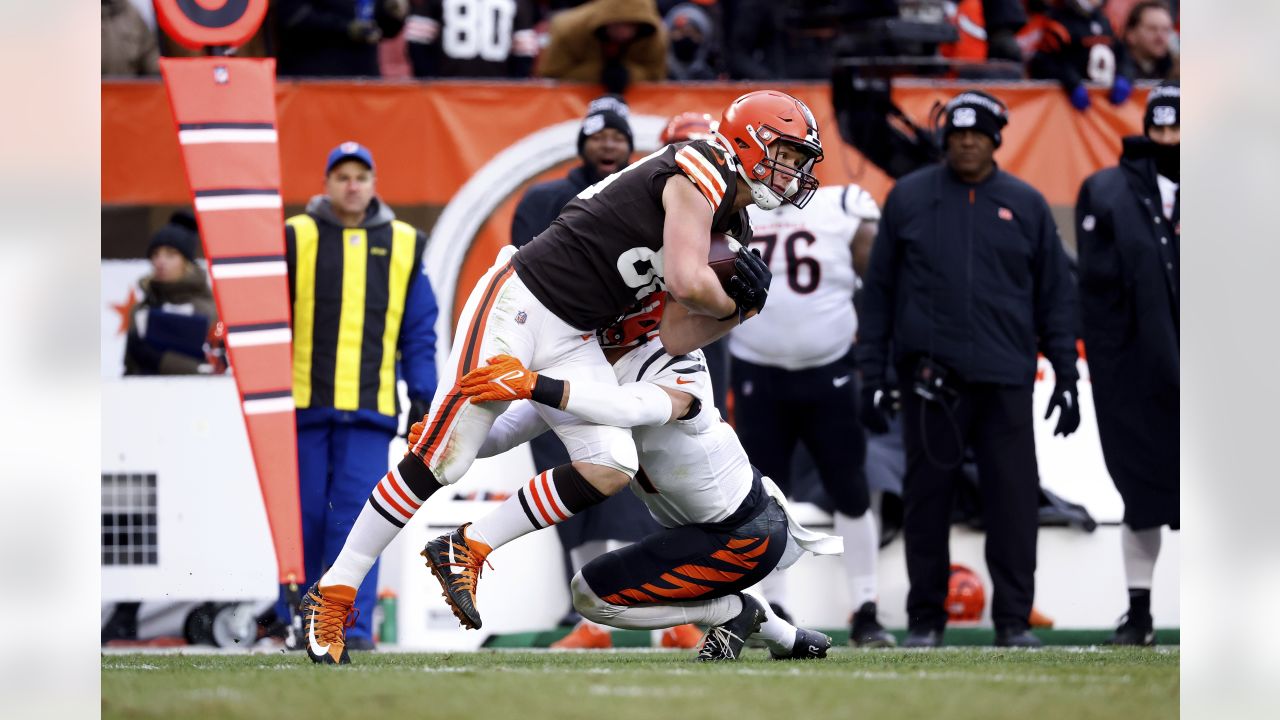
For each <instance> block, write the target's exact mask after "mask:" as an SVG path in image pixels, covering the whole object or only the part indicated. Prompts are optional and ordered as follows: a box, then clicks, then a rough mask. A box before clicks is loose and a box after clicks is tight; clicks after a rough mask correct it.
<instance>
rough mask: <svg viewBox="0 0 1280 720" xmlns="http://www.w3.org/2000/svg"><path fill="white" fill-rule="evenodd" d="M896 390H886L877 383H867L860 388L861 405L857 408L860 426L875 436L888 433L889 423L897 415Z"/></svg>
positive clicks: (898, 395)
mask: <svg viewBox="0 0 1280 720" xmlns="http://www.w3.org/2000/svg"><path fill="white" fill-rule="evenodd" d="M899 397H900V393H899V392H898V391H897V390H886V389H884V388H883V387H882V386H881V385H880V384H879V383H867V384H865V385H863V386H862V403H861V406H860V407H859V408H858V419H859V420H861V421H862V426H863V427H865V428H866V429H867V430H870V431H871V432H872V433H873V434H875V435H883V434H885V433H887V432H889V421H890V420H892V419H893V416H894V415H897V414H898V405H899V403H898V399H899Z"/></svg>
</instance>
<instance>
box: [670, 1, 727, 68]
mask: <svg viewBox="0 0 1280 720" xmlns="http://www.w3.org/2000/svg"><path fill="white" fill-rule="evenodd" d="M662 21H663V22H664V23H665V24H666V26H667V38H668V45H667V77H668V78H670V79H671V80H715V79H716V78H718V77H720V72H719V71H718V70H717V69H716V67H715V66H714V65H713V62H715V61H716V59H717V58H718V55H719V48H718V45H719V37H718V36H717V35H716V27H715V25H714V24H713V23H712V19H711V15H709V14H708V13H707V11H706V10H704V9H703V8H702V7H701V6H699V5H697V4H696V3H691V2H690V3H681V4H679V5H676V6H675V7H674V8H672V9H671V11H670V12H668V13H667V14H666V16H665V17H663V19H662Z"/></svg>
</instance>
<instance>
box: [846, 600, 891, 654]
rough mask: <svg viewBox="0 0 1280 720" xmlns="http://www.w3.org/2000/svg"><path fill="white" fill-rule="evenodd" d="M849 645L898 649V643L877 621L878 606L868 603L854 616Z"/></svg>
mask: <svg viewBox="0 0 1280 720" xmlns="http://www.w3.org/2000/svg"><path fill="white" fill-rule="evenodd" d="M849 644H850V645H852V646H854V647H860V648H891V647H896V646H897V644H898V641H897V640H895V639H894V638H893V635H890V634H889V631H888V630H885V629H884V626H883V625H881V624H880V621H879V620H878V619H876V604H875V603H873V602H866V603H863V604H862V607H860V608H858V611H857V612H855V613H854V614H853V624H852V626H851V627H850V628H849Z"/></svg>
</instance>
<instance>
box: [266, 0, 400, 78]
mask: <svg viewBox="0 0 1280 720" xmlns="http://www.w3.org/2000/svg"><path fill="white" fill-rule="evenodd" d="M408 15H409V0H279V2H277V3H276V22H277V24H278V27H279V38H280V53H279V64H278V66H277V67H278V72H279V74H280V75H301V76H311V77H378V76H380V75H381V71H380V70H379V69H378V43H379V42H380V41H381V40H382V39H383V38H390V37H395V36H396V35H399V34H400V30H401V29H403V28H404V21H405V18H406V17H407V16H408Z"/></svg>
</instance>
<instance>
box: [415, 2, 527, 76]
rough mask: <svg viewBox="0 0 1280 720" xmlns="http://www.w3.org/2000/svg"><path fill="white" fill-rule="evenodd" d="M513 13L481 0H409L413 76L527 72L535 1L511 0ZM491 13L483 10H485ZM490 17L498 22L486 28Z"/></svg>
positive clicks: (501, 74) (520, 74) (511, 74)
mask: <svg viewBox="0 0 1280 720" xmlns="http://www.w3.org/2000/svg"><path fill="white" fill-rule="evenodd" d="M512 4H513V5H514V12H502V13H494V12H493V11H491V10H487V4H486V3H485V2H484V1H483V0H451V1H450V2H449V3H448V5H449V7H450V12H448V13H446V12H445V11H444V8H445V5H446V3H445V0H412V9H411V10H410V11H409V18H408V20H406V21H405V25H404V34H405V40H406V41H407V44H408V53H409V60H410V62H411V63H412V65H413V76H414V77H420V78H429V77H452V78H492V77H512V78H524V77H529V75H530V74H531V73H532V72H533V59H534V57H535V56H537V54H538V36H537V33H536V32H535V31H534V29H533V24H534V21H535V19H536V15H537V10H538V9H537V6H536V4H535V2H534V0H512ZM486 12H488V13H489V14H488V15H486V14H485V13H486ZM489 17H493V18H494V20H495V21H496V23H497V26H496V27H489V26H488V23H489V20H488V18H489Z"/></svg>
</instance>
